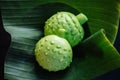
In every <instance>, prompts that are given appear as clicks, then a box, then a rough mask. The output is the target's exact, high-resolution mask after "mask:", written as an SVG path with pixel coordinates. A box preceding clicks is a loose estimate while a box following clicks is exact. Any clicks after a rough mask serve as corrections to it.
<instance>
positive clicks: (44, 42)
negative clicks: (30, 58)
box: [35, 35, 73, 72]
mask: <svg viewBox="0 0 120 80" xmlns="http://www.w3.org/2000/svg"><path fill="white" fill-rule="evenodd" d="M72 56H73V55H72V48H71V46H70V44H69V43H68V41H67V40H66V39H64V38H61V37H58V36H56V35H49V36H45V37H43V38H42V39H40V40H39V41H38V42H37V44H36V48H35V57H36V60H37V62H38V64H39V65H40V66H41V67H43V68H44V69H46V70H48V71H54V72H55V71H59V70H64V69H65V68H66V67H68V66H70V63H71V62H72Z"/></svg>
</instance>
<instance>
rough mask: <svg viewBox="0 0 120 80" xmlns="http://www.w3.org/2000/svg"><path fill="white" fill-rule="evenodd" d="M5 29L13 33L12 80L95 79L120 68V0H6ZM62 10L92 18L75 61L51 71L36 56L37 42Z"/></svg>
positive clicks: (8, 70) (8, 75) (7, 71)
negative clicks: (119, 36)
mask: <svg viewBox="0 0 120 80" xmlns="http://www.w3.org/2000/svg"><path fill="white" fill-rule="evenodd" d="M1 9H2V18H3V23H4V28H5V30H6V31H7V32H9V33H10V34H11V37H12V42H11V45H10V48H9V50H8V53H7V56H6V60H5V65H4V75H5V76H4V77H5V79H8V80H91V79H94V78H96V77H97V76H101V75H103V74H105V73H107V72H110V71H112V70H114V69H117V68H120V64H119V62H120V55H119V53H118V51H117V50H116V49H115V48H114V46H113V44H114V41H115V39H116V34H117V31H118V23H119V15H120V2H119V1H118V0H74V1H72V0H2V1H1ZM59 11H69V12H72V13H74V14H75V15H77V14H78V13H80V12H82V13H84V14H85V15H86V16H87V17H88V19H89V20H88V22H87V23H85V25H83V27H84V29H85V38H84V40H83V41H82V42H81V43H80V44H79V45H77V46H76V47H74V48H73V53H74V57H73V62H72V63H71V66H70V67H69V68H67V69H65V70H63V71H58V72H48V71H46V70H44V69H42V68H41V67H40V66H39V65H38V64H37V62H36V60H35V57H34V48H35V44H36V42H37V41H38V40H39V39H40V38H41V37H43V36H44V35H43V27H44V22H45V21H46V20H47V19H48V18H49V17H50V16H52V15H53V14H55V13H56V12H59Z"/></svg>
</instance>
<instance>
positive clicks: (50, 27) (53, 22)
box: [44, 12, 88, 47]
mask: <svg viewBox="0 0 120 80" xmlns="http://www.w3.org/2000/svg"><path fill="white" fill-rule="evenodd" d="M87 20H88V19H87V17H86V16H85V15H84V14H83V13H81V14H78V15H77V16H75V15H74V14H72V13H70V12H58V13H56V14H54V15H53V16H51V17H50V18H49V19H48V20H47V21H46V22H45V26H44V34H45V36H46V35H52V34H55V35H58V36H60V37H62V38H65V39H66V40H67V41H68V42H69V43H70V45H71V46H72V47H73V46H75V45H77V44H78V43H79V42H80V41H81V40H82V39H83V37H84V30H83V27H82V26H81V25H82V24H84V23H85V22H86V21H87Z"/></svg>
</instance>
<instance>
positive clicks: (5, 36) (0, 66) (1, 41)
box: [0, 11, 120, 80]
mask: <svg viewBox="0 0 120 80" xmlns="http://www.w3.org/2000/svg"><path fill="white" fill-rule="evenodd" d="M119 23H120V22H119ZM10 42H11V36H10V34H9V33H7V32H6V31H5V30H4V28H3V23H2V16H1V11H0V62H1V63H0V72H1V74H0V80H3V77H4V59H5V56H6V53H7V50H8V48H9V45H10ZM114 46H115V47H116V49H117V50H118V51H119V53H120V24H119V30H118V34H117V38H116V41H115V44H114ZM94 80H120V69H116V70H114V71H111V72H109V73H107V74H105V75H103V76H100V77H97V78H96V79H94Z"/></svg>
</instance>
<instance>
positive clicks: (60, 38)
mask: <svg viewBox="0 0 120 80" xmlns="http://www.w3.org/2000/svg"><path fill="white" fill-rule="evenodd" d="M87 20H88V19H87V17H86V16H85V15H84V14H83V13H80V14H78V15H77V16H75V15H74V14H72V13H70V12H58V13H56V14H54V15H53V16H51V17H50V18H49V19H48V20H47V21H46V22H45V26H44V34H45V37H43V38H42V39H40V40H39V41H38V42H37V44H36V48H35V57H36V60H37V62H38V64H39V65H40V66H41V67H43V68H44V69H46V70H48V71H59V70H64V69H65V68H66V67H68V66H70V63H71V62H72V56H73V53H72V47H74V46H76V45H77V44H78V43H79V42H80V41H81V40H82V39H83V37H84V30H83V28H82V24H84V23H85V22H86V21H87Z"/></svg>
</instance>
